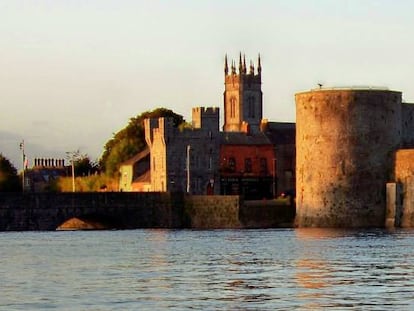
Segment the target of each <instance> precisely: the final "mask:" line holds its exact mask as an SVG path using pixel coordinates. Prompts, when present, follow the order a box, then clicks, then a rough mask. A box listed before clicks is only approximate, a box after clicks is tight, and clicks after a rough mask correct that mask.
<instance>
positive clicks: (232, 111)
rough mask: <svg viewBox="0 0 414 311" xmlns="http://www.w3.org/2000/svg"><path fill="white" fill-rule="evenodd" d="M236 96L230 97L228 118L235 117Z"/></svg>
mask: <svg viewBox="0 0 414 311" xmlns="http://www.w3.org/2000/svg"><path fill="white" fill-rule="evenodd" d="M236 102H237V100H236V97H234V96H233V97H232V98H230V118H235V117H236Z"/></svg>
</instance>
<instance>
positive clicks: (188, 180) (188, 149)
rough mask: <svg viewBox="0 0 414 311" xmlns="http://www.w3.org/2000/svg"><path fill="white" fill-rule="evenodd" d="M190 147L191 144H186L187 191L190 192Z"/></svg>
mask: <svg viewBox="0 0 414 311" xmlns="http://www.w3.org/2000/svg"><path fill="white" fill-rule="evenodd" d="M190 149H191V146H190V145H187V165H186V166H187V193H190Z"/></svg>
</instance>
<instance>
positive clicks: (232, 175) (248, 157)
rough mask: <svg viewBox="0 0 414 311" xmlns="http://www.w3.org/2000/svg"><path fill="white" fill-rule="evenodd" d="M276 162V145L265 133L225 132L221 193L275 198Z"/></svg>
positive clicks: (223, 136)
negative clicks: (274, 145)
mask: <svg viewBox="0 0 414 311" xmlns="http://www.w3.org/2000/svg"><path fill="white" fill-rule="evenodd" d="M275 165H276V158H275V149H274V147H273V144H272V143H271V142H270V140H269V139H268V138H267V137H266V136H265V135H264V134H263V133H257V134H254V135H248V134H246V133H241V132H223V133H222V139H221V144H220V189H221V194H225V195H231V194H240V195H243V196H244V198H245V199H251V200H252V199H253V200H257V199H263V198H272V197H273V196H274V193H275V192H276V183H275V182H276V180H275V172H276V166H275Z"/></svg>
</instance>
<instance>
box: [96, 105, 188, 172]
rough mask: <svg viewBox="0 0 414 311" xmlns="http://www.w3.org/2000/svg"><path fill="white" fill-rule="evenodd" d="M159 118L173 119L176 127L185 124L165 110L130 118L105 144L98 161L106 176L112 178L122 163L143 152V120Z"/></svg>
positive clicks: (182, 120) (172, 113)
mask: <svg viewBox="0 0 414 311" xmlns="http://www.w3.org/2000/svg"><path fill="white" fill-rule="evenodd" d="M160 117H166V118H168V117H169V118H173V123H174V126H176V127H178V126H180V125H181V124H182V123H184V122H185V120H184V118H183V116H181V115H178V114H176V113H174V112H173V111H172V110H169V109H165V108H158V109H155V110H153V111H146V112H143V113H141V114H140V115H138V116H136V117H133V118H131V119H130V120H129V123H128V125H127V126H126V127H125V128H123V129H122V130H120V131H119V132H118V133H116V134H114V136H113V137H112V138H111V139H110V140H109V141H108V142H107V143H106V144H105V147H104V152H103V154H102V157H101V159H100V160H99V166H100V167H101V169H103V170H104V171H105V172H106V173H107V174H108V175H110V176H114V175H115V174H116V173H117V172H118V169H119V165H120V164H121V163H122V162H124V161H126V160H128V159H129V158H131V157H133V156H134V155H136V154H137V153H138V152H141V151H142V150H144V149H145V148H146V146H147V144H146V142H145V128H144V120H145V119H147V118H160Z"/></svg>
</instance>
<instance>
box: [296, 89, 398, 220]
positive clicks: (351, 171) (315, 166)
mask: <svg viewBox="0 0 414 311" xmlns="http://www.w3.org/2000/svg"><path fill="white" fill-rule="evenodd" d="M295 99H296V119H297V121H296V122H297V123H296V150H297V151H296V154H297V156H296V208H297V215H296V224H297V226H299V227H382V226H384V224H385V206H386V201H385V200H386V196H385V187H386V182H387V181H388V180H389V178H390V177H391V175H390V174H391V173H392V168H393V163H394V161H393V160H394V159H393V154H394V151H395V150H396V149H397V148H398V147H399V145H400V140H401V92H395V91H389V90H384V89H350V88H346V89H336V88H335V89H315V90H311V91H309V92H303V93H298V94H296V95H295Z"/></svg>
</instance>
